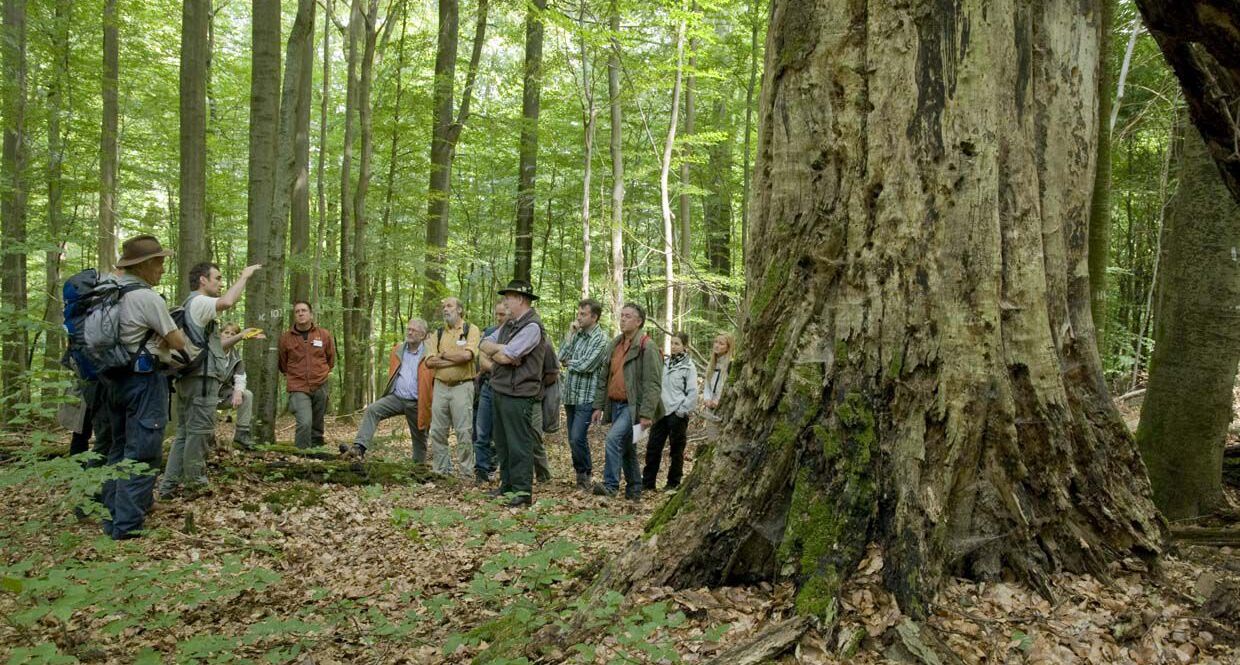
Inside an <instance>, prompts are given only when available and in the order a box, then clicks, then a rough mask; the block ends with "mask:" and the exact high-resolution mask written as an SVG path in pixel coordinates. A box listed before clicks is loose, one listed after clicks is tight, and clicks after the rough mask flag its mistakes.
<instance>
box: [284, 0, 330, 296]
mask: <svg viewBox="0 0 1240 665" xmlns="http://www.w3.org/2000/svg"><path fill="white" fill-rule="evenodd" d="M333 4H334V3H333V0H327V6H326V8H325V9H324V11H323V89H322V92H321V93H320V99H319V164H318V169H317V175H316V176H315V185H316V187H317V188H318V214H319V219H318V228H317V231H318V232H317V233H316V234H315V236H314V265H313V267H312V268H311V273H310V274H311V278H310V292H311V294H312V295H311V300H312V301H313V302H319V298H320V292H319V280H320V279H321V277H320V275H319V266H320V264H321V263H322V262H323V245H324V237H325V234H326V233H327V181H326V175H327V104H328V100H329V99H330V98H331V70H332V67H331V62H332V59H331V48H330V46H331V34H332V23H331V21H332V5H333ZM294 294H296V289H294Z"/></svg>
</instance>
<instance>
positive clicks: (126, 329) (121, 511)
mask: <svg viewBox="0 0 1240 665" xmlns="http://www.w3.org/2000/svg"><path fill="white" fill-rule="evenodd" d="M121 252H122V254H121V260H120V261H117V262H116V267H117V268H118V269H120V270H121V274H120V275H119V277H118V278H117V282H119V283H120V285H121V287H122V288H124V287H125V286H126V285H136V286H137V287H138V288H134V289H132V290H130V291H128V292H127V293H125V295H124V296H122V297H121V300H120V304H119V306H118V307H119V309H118V320H119V323H120V330H119V334H120V342H121V344H122V345H123V346H124V348H125V350H126V351H128V352H129V353H130V354H131V355H132V356H133V357H134V360H133V362H131V363H130V364H129V365H128V366H125V367H118V368H116V369H113V370H110V371H108V372H106V373H105V374H104V375H103V380H102V385H103V387H104V390H105V391H106V393H107V394H106V403H107V405H108V410H109V411H110V416H111V426H112V437H113V445H112V448H111V450H109V451H108V464H110V465H114V464H120V463H121V462H122V461H126V460H132V461H134V462H140V463H143V464H145V465H147V466H148V467H149V469H147V470H145V471H144V472H143V473H140V474H131V475H128V476H122V477H121V478H118V479H116V480H109V481H107V482H106V483H104V485H103V505H104V506H105V507H106V508H107V509H108V518H107V519H105V520H104V521H103V532H104V533H105V534H107V535H109V536H111V537H112V538H114V539H116V540H124V539H128V538H136V537H138V536H139V535H141V529H142V525H143V522H144V520H145V519H146V513H147V511H148V510H150V507H151V504H152V502H153V500H154V490H155V471H154V470H155V469H158V468H159V461H160V455H161V453H162V449H161V445H162V443H163V438H164V428H165V427H166V426H167V424H168V376H167V375H166V374H165V373H163V372H162V371H160V369H161V364H160V363H159V362H158V361H156V360H155V358H156V357H158V356H159V355H160V354H161V353H163V352H164V351H165V350H166V349H172V350H183V349H184V348H185V336H184V335H183V334H182V333H181V331H180V330H178V329H177V326H176V324H175V323H173V321H172V316H171V315H169V313H168V306H167V305H166V304H165V303H164V299H163V297H161V296H160V295H159V294H158V293H156V292H155V291H154V290H152V288H151V287H153V286H156V285H158V284H159V280H160V278H161V277H163V274H164V259H165V257H168V256H172V252H171V251H170V250H166V249H164V248H163V247H162V246H160V244H159V240H157V239H156V238H155V237H154V236H150V235H140V236H136V237H134V238H130V239H129V240H126V241H125V243H124V244H123V245H122V246H121Z"/></svg>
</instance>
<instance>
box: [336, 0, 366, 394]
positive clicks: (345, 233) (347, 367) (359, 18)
mask: <svg viewBox="0 0 1240 665" xmlns="http://www.w3.org/2000/svg"><path fill="white" fill-rule="evenodd" d="M364 22H365V18H364V16H363V12H362V0H353V3H352V7H351V9H350V11H349V29H348V39H349V46H348V51H347V53H348V58H347V64H346V66H345V77H346V79H345V80H346V81H347V83H346V86H345V106H344V147H343V149H342V151H341V154H340V311H341V315H342V319H343V328H344V330H343V338H344V345H343V346H344V357H343V361H344V362H343V365H344V385H346V386H351V387H352V388H351V389H349V390H341V391H340V412H341V413H352V412H353V411H356V410H357V409H358V408H359V407H360V406H361V399H360V398H359V397H358V396H357V387H358V386H361V385H362V380H363V379H362V377H363V376H365V373H364V372H363V371H362V368H361V367H359V366H358V364H357V362H356V361H352V360H351V359H352V358H355V357H356V356H357V354H358V353H359V349H360V348H361V346H360V344H359V343H358V340H356V339H354V338H353V331H354V330H355V329H356V323H355V319H356V318H357V316H358V314H357V312H356V311H355V310H354V309H353V303H354V301H355V300H356V298H357V295H356V294H357V289H358V285H357V283H356V282H355V281H354V278H355V276H356V273H355V272H354V270H353V260H354V259H353V252H354V251H355V250H354V247H353V143H354V142H355V141H356V138H355V137H356V135H357V131H356V129H355V122H354V118H355V117H356V116H357V100H358V80H357V71H358V64H359V63H358V59H359V57H360V53H359V42H361V41H362V40H364V39H365V34H364V33H365V30H366V28H365V26H364V25H363V23H364ZM361 48H364V45H362V46H361Z"/></svg>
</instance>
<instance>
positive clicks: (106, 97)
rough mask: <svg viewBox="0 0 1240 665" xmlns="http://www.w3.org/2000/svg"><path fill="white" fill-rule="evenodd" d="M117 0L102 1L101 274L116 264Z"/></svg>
mask: <svg viewBox="0 0 1240 665" xmlns="http://www.w3.org/2000/svg"><path fill="white" fill-rule="evenodd" d="M116 23H117V17H116V0H104V2H103V76H102V77H101V87H102V91H101V93H102V97H103V123H102V127H101V129H100V132H99V229H98V231H97V234H98V235H97V236H96V243H95V249H96V252H95V255H96V256H95V258H96V263H97V264H98V267H99V272H101V273H106V272H110V271H111V270H112V267H113V264H114V263H115V262H116V171H117V167H118V163H119V160H120V153H118V152H117V148H116V134H117V118H118V114H117V107H118V100H117V90H118V80H119V78H120V45H119V38H118V35H117V27H116Z"/></svg>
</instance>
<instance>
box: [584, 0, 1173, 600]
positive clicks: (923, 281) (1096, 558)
mask: <svg viewBox="0 0 1240 665" xmlns="http://www.w3.org/2000/svg"><path fill="white" fill-rule="evenodd" d="M1088 7H1089V6H1088V5H1082V4H1081V3H1079V2H1068V1H1066V0H1049V1H1048V2H1044V3H1037V4H1036V5H1030V4H1029V3H1024V2H1015V1H1012V0H1006V1H1000V2H994V1H984V0H965V1H963V2H959V3H949V4H948V5H947V6H946V7H944V6H942V5H940V4H935V5H933V6H929V5H922V4H914V5H912V6H909V5H893V4H890V3H868V4H867V3H838V2H829V1H827V0H818V1H817V2H795V1H790V0H775V2H774V3H773V5H772V9H771V23H770V29H769V33H768V36H767V44H766V68H765V73H764V80H763V86H762V95H761V101H760V103H759V107H758V108H759V118H760V125H759V126H760V128H761V129H760V132H759V144H758V145H759V149H758V156H757V165H756V168H755V176H754V196H755V200H754V205H753V208H752V213H753V215H752V219H751V223H752V225H753V228H752V230H751V236H750V237H751V238H752V240H753V242H752V244H751V246H750V248H749V255H748V258H747V261H746V271H745V272H746V275H747V284H746V287H747V289H746V301H745V306H744V307H743V308H742V311H743V312H745V315H744V318H743V320H742V325H741V331H740V334H739V339H741V340H743V342H742V343H741V345H740V351H739V354H738V357H737V359H736V361H735V362H734V363H733V370H732V371H733V377H734V380H733V384H732V387H731V389H730V390H729V392H728V394H727V395H725V397H724V404H723V408H724V409H725V410H726V411H727V412H728V414H729V415H728V419H727V422H726V424H725V426H726V428H727V429H726V433H725V434H724V435H723V436H720V437H718V438H717V439H716V440H714V441H713V443H712V445H711V447H710V449H709V452H707V453H706V454H705V455H703V457H702V458H699V460H698V462H697V464H696V466H695V467H694V469H693V473H692V475H691V476H690V477H689V479H688V480H687V481H686V483H685V485H684V486H683V488H682V489H681V491H680V492H679V493H677V494H676V495H675V496H674V497H673V498H672V499H671V500H670V501H669V502H668V503H667V504H666V505H665V506H664V507H663V508H662V509H661V510H660V511H659V512H658V513H656V515H655V516H654V518H652V520H651V522H650V524H649V526H648V534H647V536H646V537H645V538H643V539H641V540H640V541H639V542H637V543H635V544H634V545H632V546H631V547H630V549H629V550H627V551H626V552H625V553H624V554H622V555H621V556H620V557H619V558H618V559H617V560H616V561H614V562H613V564H612V565H611V566H610V567H609V568H608V569H606V570H605V572H604V573H603V575H602V578H601V581H600V584H599V585H598V588H600V589H606V588H613V589H628V588H631V587H632V586H634V585H636V584H639V583H640V584H642V585H645V584H652V585H671V586H676V587H691V586H698V585H714V584H723V583H738V582H745V581H753V580H759V579H771V578H776V577H784V576H789V577H791V578H792V579H793V580H794V581H795V582H796V584H797V585H798V588H799V590H798V594H797V606H798V609H799V610H800V611H801V612H802V613H805V614H811V615H814V616H818V617H821V618H823V619H825V620H828V621H829V620H831V619H833V618H834V617H835V616H836V613H837V612H838V611H839V603H838V600H837V593H838V591H839V589H840V585H841V583H842V582H843V581H844V580H845V579H847V578H848V577H849V575H851V574H852V572H853V571H854V570H856V567H857V564H858V563H859V561H860V560H861V558H862V556H863V554H864V552H865V550H866V547H867V546H868V545H869V544H871V543H876V544H877V545H879V546H880V547H881V548H882V549H883V551H884V557H885V561H886V566H885V567H884V570H883V572H884V581H885V584H886V586H887V588H888V589H889V590H890V591H891V592H892V593H893V594H894V596H895V597H896V599H897V601H898V603H899V605H900V608H901V609H902V611H904V612H905V613H908V614H910V615H912V616H920V615H924V614H925V612H926V611H927V607H926V602H927V601H928V600H929V599H930V598H931V597H932V594H933V593H934V591H935V590H936V588H937V587H938V585H939V583H940V581H941V580H942V579H943V577H944V576H945V575H949V574H954V575H963V576H967V577H972V578H980V579H999V578H1001V577H1005V576H1006V577H1008V578H1012V579H1018V580H1023V581H1026V582H1028V583H1030V584H1033V585H1036V586H1037V587H1038V588H1041V589H1043V590H1044V592H1048V593H1049V591H1048V589H1047V587H1046V586H1045V584H1046V580H1047V577H1048V576H1049V574H1050V573H1052V572H1055V571H1060V570H1072V571H1091V572H1094V573H1098V574H1102V575H1105V569H1106V565H1107V563H1108V562H1110V561H1111V560H1113V559H1115V558H1116V557H1122V556H1125V555H1129V554H1135V555H1140V556H1154V555H1156V554H1158V553H1159V552H1160V551H1161V549H1162V543H1163V537H1164V534H1163V529H1162V523H1161V522H1160V521H1159V519H1158V517H1157V516H1156V513H1155V510H1154V507H1153V505H1152V502H1151V501H1150V499H1149V485H1148V482H1147V481H1146V479H1145V469H1144V467H1143V465H1142V463H1141V460H1140V457H1139V456H1138V455H1137V451H1136V446H1135V445H1134V444H1133V441H1132V439H1131V437H1130V436H1129V434H1128V432H1127V430H1126V429H1125V426H1124V424H1123V422H1122V421H1121V419H1120V417H1119V415H1118V413H1117V412H1116V410H1115V408H1114V406H1113V405H1112V404H1111V401H1110V399H1109V397H1108V395H1107V393H1106V388H1105V386H1104V384H1103V376H1102V372H1101V368H1100V362H1099V358H1098V356H1097V352H1096V349H1095V347H1094V340H1093V326H1092V323H1091V320H1090V314H1089V297H1090V294H1089V277H1088V276H1089V272H1088V267H1087V265H1086V245H1087V237H1088V223H1089V191H1088V188H1081V187H1080V186H1079V183H1081V182H1090V181H1092V177H1093V169H1094V162H1093V142H1094V140H1095V137H1096V135H1097V133H1096V125H1097V122H1098V115H1097V108H1096V106H1095V96H1096V94H1097V63H1098V52H1097V49H1098V21H1099V16H1098V14H1097V13H1096V11H1089V10H1088Z"/></svg>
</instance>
